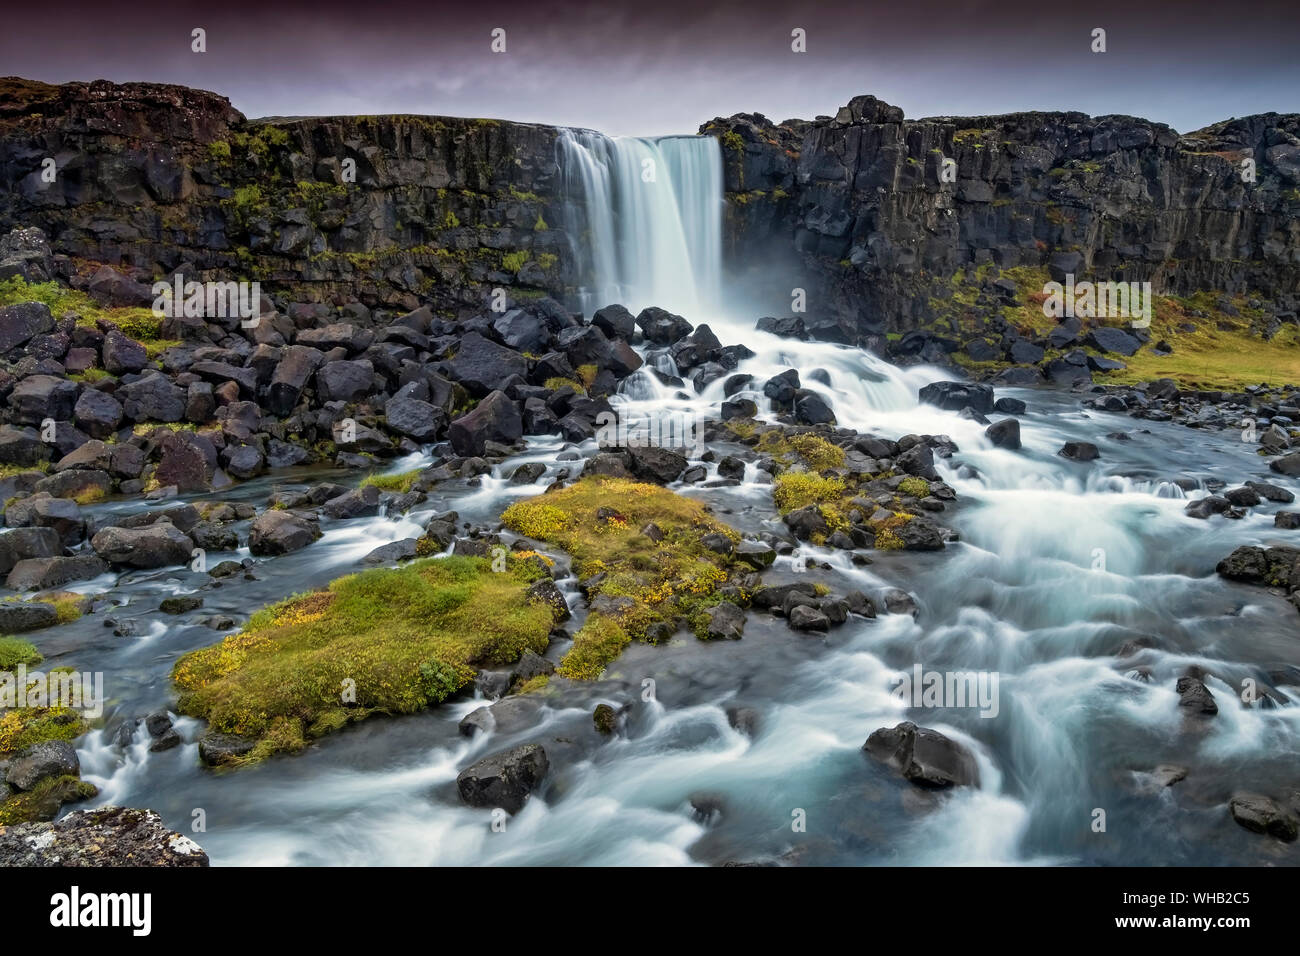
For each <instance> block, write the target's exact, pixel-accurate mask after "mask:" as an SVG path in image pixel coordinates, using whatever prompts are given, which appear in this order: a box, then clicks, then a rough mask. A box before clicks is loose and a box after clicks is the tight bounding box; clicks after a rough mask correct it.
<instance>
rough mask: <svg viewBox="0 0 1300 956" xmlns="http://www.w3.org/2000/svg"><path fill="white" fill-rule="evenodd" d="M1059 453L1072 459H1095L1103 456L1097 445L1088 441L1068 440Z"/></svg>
mask: <svg viewBox="0 0 1300 956" xmlns="http://www.w3.org/2000/svg"><path fill="white" fill-rule="evenodd" d="M1057 454H1059V455H1060V456H1061V457H1062V458H1068V459H1070V460H1071V461H1094V460H1096V459H1097V458H1099V457H1100V456H1101V453H1100V452H1099V451H1098V450H1097V446H1096V445H1094V444H1093V443H1092V442H1087V441H1067V442H1066V443H1065V444H1064V445H1063V446H1062V447H1061V450H1060V451H1059V452H1057Z"/></svg>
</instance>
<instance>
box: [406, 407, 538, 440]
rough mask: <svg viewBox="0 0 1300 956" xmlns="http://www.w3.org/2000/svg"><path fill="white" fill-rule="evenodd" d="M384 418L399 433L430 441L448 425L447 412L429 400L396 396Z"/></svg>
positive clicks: (435, 438)
mask: <svg viewBox="0 0 1300 956" xmlns="http://www.w3.org/2000/svg"><path fill="white" fill-rule="evenodd" d="M543 407H545V406H543ZM384 420H385V421H386V422H387V424H388V427H389V428H390V429H392V430H393V431H395V432H397V433H398V434H401V435H406V436H408V437H410V438H413V439H415V440H416V441H418V442H421V443H428V442H432V441H436V440H437V438H438V435H439V434H440V433H441V432H442V430H443V429H444V428H445V427H446V425H447V414H446V412H444V411H443V410H442V409H441V408H439V407H437V406H436V405H432V404H430V403H429V402H425V401H421V400H420V399H417V398H401V397H396V398H393V399H392V400H390V401H389V403H388V404H387V405H385V406H384Z"/></svg>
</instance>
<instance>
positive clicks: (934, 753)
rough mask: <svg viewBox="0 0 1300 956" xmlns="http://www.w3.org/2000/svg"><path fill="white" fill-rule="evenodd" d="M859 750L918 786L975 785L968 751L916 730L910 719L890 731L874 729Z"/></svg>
mask: <svg viewBox="0 0 1300 956" xmlns="http://www.w3.org/2000/svg"><path fill="white" fill-rule="evenodd" d="M862 749H863V750H865V751H866V752H867V753H868V754H870V755H871V757H872V758H873V759H875V760H878V761H880V762H881V763H884V764H887V765H888V766H891V767H893V768H894V769H895V770H898V771H899V772H900V773H901V774H902V775H903V778H904V779H905V780H908V781H911V782H912V783H913V784H915V785H916V786H918V787H926V788H931V789H947V788H949V787H966V786H970V787H978V786H979V766H978V765H977V764H976V762H975V757H974V755H973V754H971V752H970V751H969V750H967V749H966V748H965V747H963V746H962V745H961V744H958V743H956V742H955V741H952V740H949V739H948V738H947V737H945V736H944V735H943V734H941V733H939V732H938V731H937V730H930V729H929V728H926V727H918V726H916V724H914V723H912V722H911V721H910V720H909V721H904V722H903V723H901V724H898V725H897V726H895V727H893V728H892V729H887V728H883V727H882V728H881V729H879V730H877V731H876V732H875V733H873V734H872V735H871V736H870V737H868V738H867V742H866V743H865V744H864V745H863V747H862Z"/></svg>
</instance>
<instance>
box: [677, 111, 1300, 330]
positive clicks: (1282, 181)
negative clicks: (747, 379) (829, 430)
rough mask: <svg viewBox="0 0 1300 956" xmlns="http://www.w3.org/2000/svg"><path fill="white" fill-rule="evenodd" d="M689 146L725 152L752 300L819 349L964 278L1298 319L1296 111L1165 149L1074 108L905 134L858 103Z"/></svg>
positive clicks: (903, 317)
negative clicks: (1031, 274)
mask: <svg viewBox="0 0 1300 956" xmlns="http://www.w3.org/2000/svg"><path fill="white" fill-rule="evenodd" d="M700 131H701V132H702V133H705V134H708V135H712V136H716V137H718V139H719V140H720V143H721V145H722V149H723V157H724V163H725V174H726V189H727V196H728V199H729V202H728V204H727V213H726V228H725V236H726V240H725V241H726V250H725V251H726V258H727V261H728V262H729V263H730V264H731V265H732V267H733V269H735V270H736V271H737V273H738V274H739V275H740V276H741V277H743V278H744V279H745V280H746V282H747V284H749V285H750V286H752V287H757V286H759V285H762V284H764V283H765V288H764V291H765V292H766V293H767V294H768V301H770V302H771V303H773V305H772V307H773V308H777V307H779V304H780V303H781V302H784V303H786V305H785V308H786V310H787V311H788V309H789V302H790V295H791V293H790V290H791V288H792V287H794V286H799V287H802V288H805V290H806V291H807V293H808V299H809V306H808V319H807V322H808V325H809V326H810V328H812V329H813V330H814V331H815V332H816V333H817V334H818V335H820V336H822V337H827V338H832V339H842V340H847V341H853V340H861V339H863V338H864V337H868V336H870V335H871V334H872V333H887V332H899V331H906V330H909V329H914V328H918V327H923V326H926V325H927V324H928V323H931V322H932V321H933V320H934V319H935V318H936V317H937V316H938V315H940V314H942V313H943V312H944V311H945V310H943V309H942V308H941V307H937V306H939V304H941V303H942V302H943V301H944V300H945V299H948V298H951V296H952V294H953V290H952V282H953V276H954V275H955V274H956V273H957V272H958V271H959V270H963V271H964V270H968V269H970V268H971V267H972V266H973V267H976V268H977V269H978V268H979V267H982V266H991V267H995V268H993V269H992V270H989V271H991V272H992V274H993V276H994V277H995V276H996V272H997V271H998V270H1002V269H1008V268H1015V267H1022V266H1033V267H1040V268H1044V269H1046V270H1049V271H1050V272H1051V273H1053V274H1054V277H1056V278H1059V277H1060V276H1061V275H1063V274H1064V273H1073V274H1075V275H1077V276H1078V277H1080V278H1091V279H1094V280H1101V281H1104V280H1108V279H1114V280H1117V281H1118V280H1124V281H1150V282H1151V283H1152V286H1153V291H1154V292H1156V293H1157V294H1167V295H1186V294H1189V293H1192V292H1196V291H1204V290H1215V291H1221V292H1225V293H1229V294H1244V295H1251V296H1258V297H1260V298H1261V299H1263V300H1265V301H1266V304H1267V305H1268V306H1269V307H1270V308H1271V311H1272V313H1273V314H1274V315H1275V316H1277V317H1278V319H1279V320H1281V321H1288V320H1289V321H1294V319H1295V310H1296V305H1297V299H1298V295H1300V188H1298V187H1300V138H1298V137H1300V116H1298V115H1296V114H1287V115H1278V114H1276V113H1269V114H1265V115H1260V116H1250V117H1246V118H1243V119H1232V120H1228V121H1226V122H1222V123H1218V124H1215V125H1213V126H1210V127H1207V128H1206V129H1203V130H1200V131H1197V132H1195V133H1190V134H1187V135H1179V134H1178V133H1177V132H1175V131H1174V130H1172V129H1170V128H1169V127H1168V126H1164V125H1161V124H1159V123H1152V122H1149V121H1147V120H1143V119H1137V118H1134V117H1129V116H1102V117H1095V118H1094V117H1089V116H1086V115H1084V114H1082V113H1014V114H1009V115H1006V116H977V117H936V118H932V119H922V120H905V119H904V118H903V113H902V110H900V109H898V108H897V107H894V106H890V105H889V104H887V103H883V102H881V101H880V100H877V99H876V98H875V97H871V96H860V97H856V98H855V99H853V100H852V101H851V102H850V103H849V105H848V106H846V107H844V108H843V109H841V110H839V112H838V113H836V115H835V116H833V117H831V116H821V117H818V118H817V119H815V120H812V121H805V120H786V121H785V122H783V123H774V122H772V121H770V120H768V119H767V118H765V117H763V116H761V115H759V114H740V115H736V116H732V117H730V118H727V119H715V120H713V121H711V122H709V123H706V124H704V125H703V126H702V127H701V130H700ZM948 159H950V160H952V161H953V162H955V164H956V165H955V169H954V168H953V167H951V166H950V167H949V169H950V170H952V172H951V173H950V174H949V176H947V177H945V176H944V175H943V173H944V161H945V160H948ZM1247 160H1249V161H1253V164H1254V167H1253V179H1254V181H1253V182H1250V181H1247V180H1249V179H1250V178H1251V177H1250V175H1249V170H1250V167H1249V164H1247V163H1246V162H1245V161H1247ZM945 179H951V180H952V181H945ZM777 262H779V263H781V264H782V266H783V267H784V268H782V269H774V263H777ZM748 263H761V268H760V269H754V270H752V271H747V270H746V268H745V267H746V264H748ZM765 277H766V278H765ZM987 305H988V306H989V310H990V311H993V310H995V309H996V296H991V297H990V298H989V300H988V302H987ZM977 311H978V310H977Z"/></svg>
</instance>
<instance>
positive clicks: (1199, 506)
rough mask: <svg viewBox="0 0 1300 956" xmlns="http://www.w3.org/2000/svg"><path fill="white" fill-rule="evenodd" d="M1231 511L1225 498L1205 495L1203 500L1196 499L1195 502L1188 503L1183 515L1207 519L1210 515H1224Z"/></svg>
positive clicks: (1229, 503)
mask: <svg viewBox="0 0 1300 956" xmlns="http://www.w3.org/2000/svg"><path fill="white" fill-rule="evenodd" d="M1231 509H1232V502H1230V501H1229V500H1228V499H1227V498H1223V497H1220V496H1219V495H1206V496H1205V497H1204V498H1197V499H1196V500H1195V501H1189V502H1188V503H1187V507H1185V508H1184V509H1183V514H1185V515H1187V516H1188V517H1190V518H1202V519H1205V518H1209V517H1210V516H1211V515H1221V514H1226V513H1227V512H1228V511H1230V510H1231Z"/></svg>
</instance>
